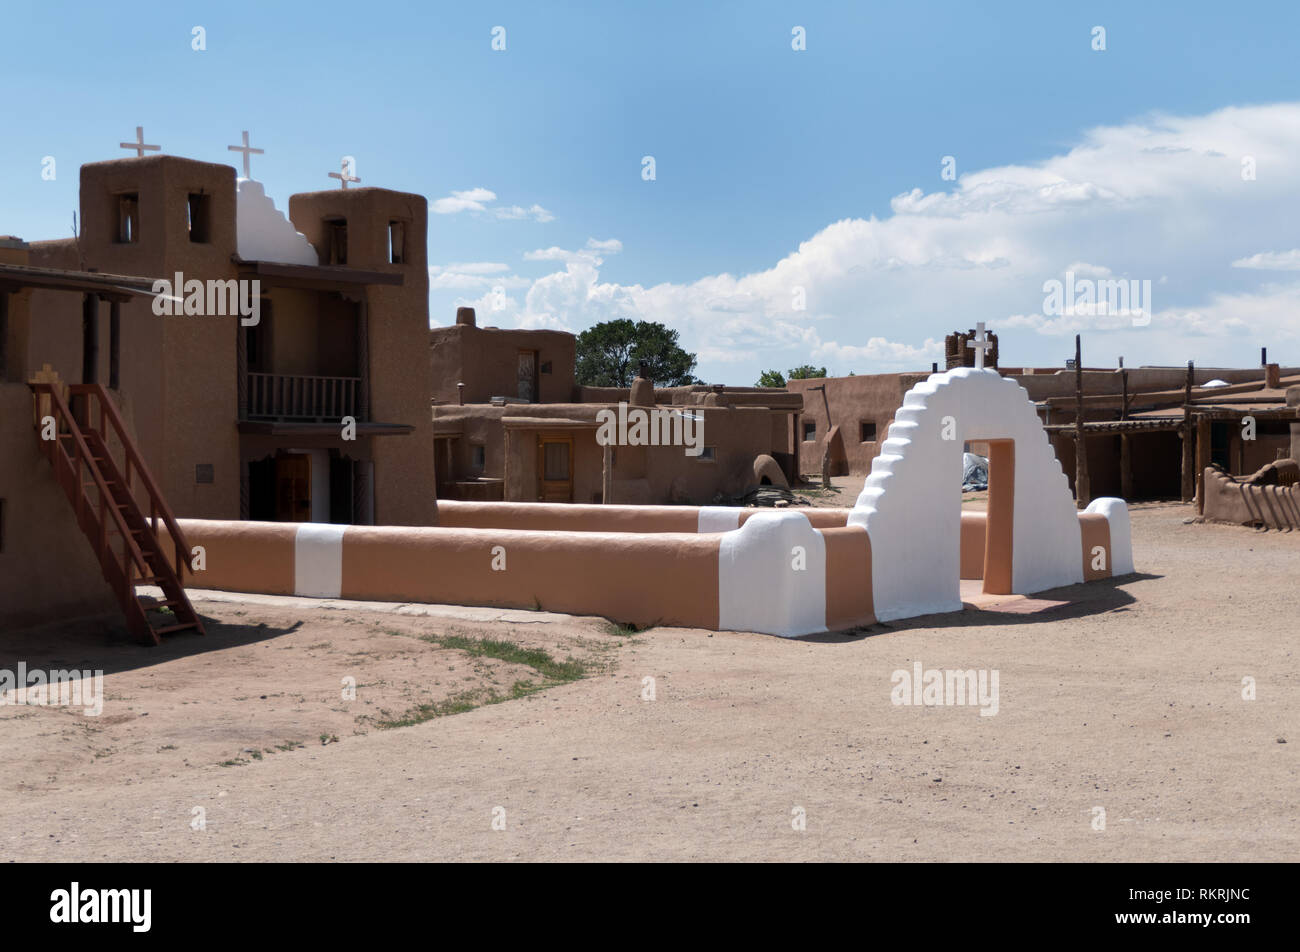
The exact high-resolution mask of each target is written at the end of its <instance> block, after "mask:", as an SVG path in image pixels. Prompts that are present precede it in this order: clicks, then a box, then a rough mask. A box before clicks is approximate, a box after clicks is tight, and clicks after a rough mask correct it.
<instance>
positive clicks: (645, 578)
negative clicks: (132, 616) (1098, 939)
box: [180, 503, 1112, 630]
mask: <svg viewBox="0 0 1300 952" xmlns="http://www.w3.org/2000/svg"><path fill="white" fill-rule="evenodd" d="M493 506H495V507H497V508H496V511H495V512H494V511H493V510H492V508H491V507H493ZM620 508H621V509H622V510H623V511H615V512H608V511H607V512H605V513H601V512H599V511H598V510H601V509H607V510H618V509H620ZM527 510H532V511H531V512H529V511H527ZM629 510H631V507H595V506H591V507H582V506H522V505H513V504H508V503H496V504H492V503H483V504H470V503H461V504H455V505H452V506H449V507H448V508H447V517H448V519H449V520H450V521H459V522H472V521H476V522H479V523H496V525H492V526H480V527H467V526H457V527H451V526H440V527H437V528H404V527H389V526H348V527H342V526H313V525H310V524H307V525H301V526H299V525H297V524H287V523H280V524H276V523H258V522H214V521H206V520H188V519H186V520H181V522H180V525H181V529H182V530H183V531H184V532H185V534H186V537H187V539H188V541H189V542H190V544H191V545H195V546H202V547H203V548H204V550H205V561H206V569H205V570H203V571H201V572H198V573H194V574H187V576H186V583H187V584H188V585H191V586H194V587H197V588H209V589H225V590H233V591H250V592H261V593H266V594H278V595H293V594H298V595H313V596H317V597H331V598H349V599H363V600H365V599H370V600H378V601H398V602H408V601H411V602H423V603H435V604H438V603H445V604H456V605H485V606H494V607H508V608H524V609H539V610H548V611H559V612H567V613H571V614H578V615H600V616H604V617H606V618H611V619H614V620H617V621H620V622H631V623H633V624H637V625H642V626H646V625H685V626H691V627H698V628H708V629H717V628H718V627H719V624H720V617H721V616H720V611H721V608H720V606H721V604H722V597H723V595H722V588H721V586H720V579H721V573H722V571H723V562H724V561H725V560H727V559H730V558H732V555H729V554H728V550H727V545H728V544H729V542H734V541H735V540H736V537H738V536H743V535H744V533H743V532H739V533H731V532H726V531H721V530H719V531H704V532H700V531H695V530H693V529H691V528H690V522H691V521H692V520H696V521H697V524H704V523H707V522H708V520H709V519H710V518H715V517H716V516H717V515H718V512H717V511H716V510H714V511H712V512H710V511H707V510H699V509H693V508H686V507H680V508H673V507H659V508H655V509H644V508H642V509H639V510H635V511H629ZM814 512H815V511H814ZM748 513H749V514H750V515H759V514H760V513H759V512H758V511H756V510H749V511H748ZM764 514H766V515H771V511H770V510H768V511H767V512H766V513H764ZM809 514H812V513H809ZM735 515H736V516H737V519H736V520H735V521H736V522H737V523H743V522H744V521H747V520H742V519H740V518H739V517H740V516H741V515H743V513H741V512H736V513H735ZM830 515H831V514H828V516H830ZM971 515H972V516H974V517H975V518H971V519H963V520H962V529H961V536H962V538H961V540H960V544H961V547H962V551H963V555H964V557H963V571H962V575H963V577H966V576H968V575H969V576H970V577H979V576H980V575H982V574H983V573H982V565H981V566H979V569H980V571H975V568H976V567H975V566H974V565H967V564H966V562H967V557H966V555H965V554H966V553H967V552H971V553H973V552H975V551H976V549H977V548H978V547H982V537H983V529H984V526H983V522H984V520H983V518H982V516H983V514H971ZM843 518H844V515H843V514H842V513H836V514H833V517H832V518H827V519H826V521H834V520H839V519H843ZM520 525H527V526H530V528H526V529H524V528H518V527H519V526H520ZM590 525H616V526H618V527H619V528H620V529H627V528H630V527H635V528H636V531H605V530H603V529H591V528H587V526H590ZM763 525H764V526H767V527H770V526H771V523H770V522H765V523H763ZM1080 525H1081V542H1082V547H1083V551H1082V552H1081V553H1080V554H1081V557H1082V558H1083V560H1084V572H1085V577H1086V578H1088V579H1094V578H1104V577H1108V576H1109V575H1110V574H1111V573H1110V566H1111V561H1112V560H1111V558H1110V533H1109V525H1108V523H1107V521H1106V517H1105V516H1103V515H1099V514H1094V513H1081V514H1080ZM557 526H559V527H562V528H556V527H557ZM531 527H535V528H531ZM808 531H810V532H815V533H817V534H818V535H820V537H821V540H822V543H823V545H824V550H825V562H824V564H825V576H824V578H825V581H824V585H825V592H824V596H825V598H824V602H825V605H824V613H825V625H826V629H828V630H840V629H844V628H850V627H855V626H859V625H870V624H872V623H873V622H874V621H875V614H874V613H875V606H874V602H873V596H872V568H871V566H872V559H873V558H888V553H881V552H873V547H872V543H871V539H870V537H869V534H868V532H867V530H866V529H864V528H862V527H860V526H846V525H826V526H823V527H821V528H812V529H809V530H808ZM304 533H305V535H304ZM1097 546H1100V547H1101V549H1102V550H1104V551H1103V557H1102V559H1101V563H1100V566H1099V567H1098V568H1095V569H1094V568H1091V565H1090V563H1091V562H1092V561H1093V560H1094V559H1096V558H1097V553H1096V549H1095V547H1097ZM1007 557H1008V558H1009V555H1007ZM971 558H973V555H972V556H971Z"/></svg>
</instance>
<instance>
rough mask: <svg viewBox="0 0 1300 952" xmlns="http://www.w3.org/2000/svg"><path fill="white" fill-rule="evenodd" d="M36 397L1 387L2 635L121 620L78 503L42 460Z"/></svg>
mask: <svg viewBox="0 0 1300 952" xmlns="http://www.w3.org/2000/svg"><path fill="white" fill-rule="evenodd" d="M32 403H33V401H32V391H31V389H30V388H29V387H28V386H27V385H26V384H25V383H4V382H0V447H4V451H3V452H0V499H2V500H4V514H3V519H4V528H3V536H2V537H0V633H5V632H10V631H14V630H16V629H19V628H25V627H28V626H34V625H40V624H45V623H48V622H54V621H70V620H72V619H76V618H79V617H85V616H96V617H100V616H102V617H105V618H117V619H120V616H118V615H117V612H118V607H117V601H116V599H114V597H113V593H112V591H111V590H110V589H109V587H108V583H107V582H105V581H104V577H103V575H102V574H101V573H100V568H99V561H98V560H97V559H96V558H95V556H94V554H93V552H92V550H91V547H90V542H89V541H87V539H86V537H85V535H83V534H82V532H81V529H80V527H78V525H77V522H76V517H75V516H74V514H73V509H72V504H71V503H70V502H68V497H67V496H66V495H64V492H63V490H62V488H60V486H59V484H58V483H57V482H56V481H55V479H54V472H53V470H52V469H51V468H50V464H49V461H48V460H46V459H45V457H44V456H42V455H41V452H40V449H39V446H38V433H37V430H36V428H35V426H34V425H33V413H32Z"/></svg>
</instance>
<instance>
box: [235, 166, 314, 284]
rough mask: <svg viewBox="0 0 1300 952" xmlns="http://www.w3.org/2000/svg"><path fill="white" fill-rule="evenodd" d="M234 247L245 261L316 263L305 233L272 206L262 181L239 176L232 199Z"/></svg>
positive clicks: (312, 249) (272, 203)
mask: <svg viewBox="0 0 1300 952" xmlns="http://www.w3.org/2000/svg"><path fill="white" fill-rule="evenodd" d="M235 247H236V249H237V250H238V252H239V257H241V258H243V259H244V260H245V261H276V262H279V263H280V264H310V265H318V264H320V256H319V255H318V254H316V249H315V248H314V247H313V246H312V243H311V242H310V241H308V240H307V238H306V236H304V235H303V234H302V232H300V231H298V229H296V228H294V227H293V223H292V222H290V221H289V219H288V218H287V217H286V216H285V215H284V214H283V213H282V212H281V211H280V210H279V209H277V208H276V207H275V202H274V201H273V200H272V199H271V197H270V196H269V195H267V194H266V190H265V189H264V188H262V183H261V182H258V181H254V180H253V179H245V178H241V179H240V180H239V182H238V185H237V192H236V198H235Z"/></svg>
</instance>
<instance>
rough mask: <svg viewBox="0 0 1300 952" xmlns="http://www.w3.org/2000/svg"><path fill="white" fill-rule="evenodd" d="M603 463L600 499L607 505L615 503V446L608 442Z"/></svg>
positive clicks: (603, 455)
mask: <svg viewBox="0 0 1300 952" xmlns="http://www.w3.org/2000/svg"><path fill="white" fill-rule="evenodd" d="M602 449H603V451H604V452H603V454H602V457H603V463H602V467H601V471H600V501H601V502H602V503H604V504H605V505H606V506H612V505H613V504H614V447H613V446H612V445H610V444H609V443H606V444H605V445H604V446H603V447H602Z"/></svg>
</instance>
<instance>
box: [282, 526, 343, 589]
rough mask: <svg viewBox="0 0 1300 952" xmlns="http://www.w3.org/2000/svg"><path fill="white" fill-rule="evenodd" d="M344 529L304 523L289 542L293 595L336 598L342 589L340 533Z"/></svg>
mask: <svg viewBox="0 0 1300 952" xmlns="http://www.w3.org/2000/svg"><path fill="white" fill-rule="evenodd" d="M347 528H348V527H347V526H336V525H328V524H322V523H312V522H304V523H302V524H301V525H300V526H298V533H297V535H296V536H294V543H293V589H294V592H293V593H294V594H295V595H308V596H311V597H313V598H338V597H339V593H340V592H341V591H342V590H343V533H344V532H345V531H347Z"/></svg>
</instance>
